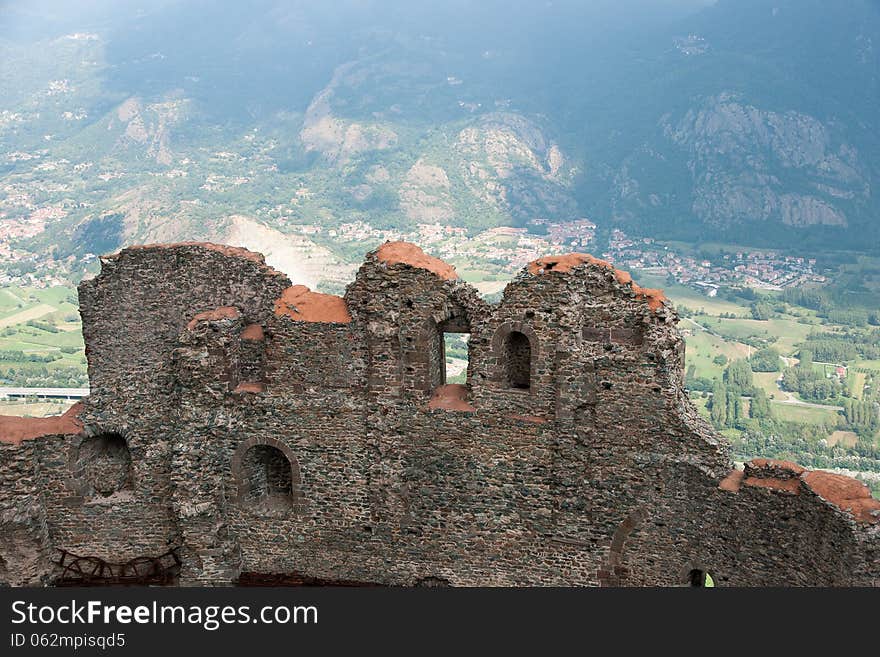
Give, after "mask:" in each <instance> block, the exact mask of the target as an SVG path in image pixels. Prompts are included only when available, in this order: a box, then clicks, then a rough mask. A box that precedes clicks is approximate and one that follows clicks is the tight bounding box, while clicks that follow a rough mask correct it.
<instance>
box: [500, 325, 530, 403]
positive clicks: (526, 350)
mask: <svg viewBox="0 0 880 657" xmlns="http://www.w3.org/2000/svg"><path fill="white" fill-rule="evenodd" d="M503 353H504V356H503V358H504V382H505V384H506V385H507V387H508V388H514V389H519V390H528V389H529V388H531V376H532V374H531V373H532V345H531V342H529V338H528V336H527V335H526V334H525V333H520V332H519V331H511V332H510V334H509V335H508V336H507V337H506V338H505V340H504V352H503Z"/></svg>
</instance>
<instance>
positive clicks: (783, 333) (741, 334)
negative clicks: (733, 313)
mask: <svg viewBox="0 0 880 657" xmlns="http://www.w3.org/2000/svg"><path fill="white" fill-rule="evenodd" d="M695 319H697V321H699V322H700V323H703V322H705V323H706V324H708V325H709V328H711V330H712V331H714V332H715V333H718V334H720V335H723V336H725V337H729V338H732V339H734V340H741V339H749V338H757V339H759V340H768V341H771V342H772V343H773V346H774V347H776V349H777V350H778V351H779V352H780V353H782V354H783V355H790V354H793V353H794V351H795V344H796V343H798V342H802V341H803V340H804V339H806V337H807V335H808V334H809V333H810V331H811V330H812V327H810V326H808V325H806V324H801V323H800V322H797V321H794V320H792V319H783V318H778V319H777V318H774V319H769V320H757V319H744V318H743V319H741V318H737V319H722V318H720V317H698V318H695Z"/></svg>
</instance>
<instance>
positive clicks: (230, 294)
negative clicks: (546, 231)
mask: <svg viewBox="0 0 880 657" xmlns="http://www.w3.org/2000/svg"><path fill="white" fill-rule="evenodd" d="M79 293H80V306H81V313H82V318H83V332H84V336H85V341H86V345H87V346H86V350H87V356H88V361H89V376H90V381H91V386H92V391H91V396H90V397H89V398H88V399H87V400H85V401H84V403H82V404H80V405H77V406H76V407H74V408H73V409H71V411H70V412H68V413H67V414H66V415H65V416H63V417H60V418H49V419H44V420H24V419H18V418H0V582H2V583H5V584H11V585H28V584H30V585H44V584H63V583H71V582H77V581H79V582H83V581H84V582H86V583H102V582H114V581H123V582H125V581H165V582H175V581H176V582H178V583H179V584H183V585H193V584H210V585H229V584H235V583H237V582H239V581H241V582H246V581H253V580H255V579H260V578H261V577H263V578H264V579H265V578H267V577H268V576H290V577H294V576H295V577H298V578H301V579H306V580H309V581H325V582H328V581H329V582H334V581H338V582H361V583H376V584H399V585H419V584H438V583H441V584H450V585H454V586H462V585H687V584H688V583H689V582H692V581H694V582H699V581H703V575H704V574H705V573H708V574H711V576H712V578H713V580H714V581H715V582H716V583H717V584H719V585H878V584H880V523H878V521H880V503H878V502H877V501H875V500H872V499H871V498H870V496H869V494H868V491H867V489H866V487H864V486H863V485H862V484H860V483H859V482H857V481H855V480H852V479H848V478H846V477H841V476H839V475H834V474H830V473H823V472H807V471H805V470H803V469H802V468H799V467H798V466H796V465H794V464H790V463H785V462H775V461H764V460H756V461H753V462H751V463H749V464H747V465H746V468H745V471H737V470H734V469H733V467H732V463H731V461H730V457H729V454H728V448H727V445H726V443H725V442H724V440H723V439H722V438H721V437H719V436H718V435H717V434H716V433H715V432H714V431H713V429H712V428H711V427H710V426H709V425H707V424H706V422H705V421H703V420H702V419H701V418H700V417H699V415H698V414H697V412H696V411H695V409H694V408H693V406H692V405H691V404H690V403H689V401H688V399H687V395H686V392H685V390H684V387H683V363H684V343H683V341H682V339H681V336H680V335H679V333H678V331H677V330H676V328H675V324H676V321H677V316H676V314H675V312H674V310H673V309H672V307H671V306H670V305H669V303H668V302H667V301H666V300H665V299H664V297H663V295H662V293H661V292H659V291H657V290H646V289H643V288H640V287H639V286H637V285H636V284H634V283H633V282H632V280H631V279H630V278H629V276H628V275H627V274H626V273H625V272H620V271H617V270H615V269H613V268H612V267H611V266H610V265H608V264H607V263H604V262H602V261H600V260H596V259H594V258H591V257H590V256H586V255H580V254H569V255H566V256H557V257H547V258H541V259H539V260H537V261H535V262H533V263H531V264H530V265H529V266H528V267H526V268H525V269H524V270H523V271H522V272H521V273H520V274H519V276H517V278H516V279H515V280H514V281H512V282H511V283H510V284H509V285H508V286H507V288H506V290H505V292H504V296H503V298H502V300H501V302H500V303H499V304H497V305H489V304H487V303H486V302H485V301H483V300H482V299H481V298H480V296H479V295H478V294H477V292H476V291H475V290H474V289H473V288H472V287H471V286H469V285H468V284H466V283H464V282H463V281H461V280H460V279H458V277H457V275H456V273H455V271H454V269H453V268H452V267H450V266H449V265H447V264H445V263H443V262H441V261H439V260H437V259H435V258H431V257H430V256H427V255H426V254H424V253H423V252H421V250H419V249H418V248H417V247H415V246H413V245H410V244H405V243H388V244H385V245H384V246H383V247H381V248H380V249H378V250H377V251H375V252H372V253H370V254H368V255H367V258H366V261H365V263H364V265H363V266H362V267H361V269H360V270H359V272H358V274H357V277H356V279H355V280H354V282H353V283H352V284H351V285H349V287H348V289H347V291H346V294H345V297H344V299H343V298H340V297H334V296H330V295H322V294H317V293H314V292H311V291H309V290H308V289H307V288H305V287H303V286H292V285H291V282H290V281H289V280H288V279H287V278H286V277H285V276H284V275H282V274H280V273H278V272H276V271H274V270H272V269H271V268H270V267H268V266H266V265H265V263H264V261H263V258H262V256H260V255H258V254H254V253H250V252H248V251H245V250H243V249H236V248H232V247H225V246H218V245H211V244H178V245H154V246H146V247H139V248H129V249H125V250H123V251H122V252H120V253H118V254H116V255H112V256H107V257H105V258H103V259H102V271H101V273H100V275H99V276H97V277H96V278H94V279H92V280H88V281H85V282H83V283H82V284H81V285H80V290H79ZM444 332H465V333H469V334H470V340H469V351H470V354H469V365H468V372H467V380H468V383H467V385H464V386H456V385H445V360H444V355H443V333H444ZM71 564H74V565H73V566H71ZM93 564H96V565H94V567H93V566H92V565H93ZM90 569H91V570H90ZM159 574H162V576H163V577H164V579H161V578H160V579H155V578H157V577H158V576H159ZM150 577H153V578H154V579H150ZM282 581H283V580H282Z"/></svg>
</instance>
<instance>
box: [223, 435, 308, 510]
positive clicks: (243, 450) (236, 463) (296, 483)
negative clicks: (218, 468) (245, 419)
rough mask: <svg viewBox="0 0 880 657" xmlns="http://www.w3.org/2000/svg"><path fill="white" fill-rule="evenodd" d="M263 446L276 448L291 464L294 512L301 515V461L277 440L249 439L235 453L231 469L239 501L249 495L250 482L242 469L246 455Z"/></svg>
mask: <svg viewBox="0 0 880 657" xmlns="http://www.w3.org/2000/svg"><path fill="white" fill-rule="evenodd" d="M261 445H262V446H266V447H274V448H275V449H277V450H278V451H280V452H281V453H282V454H283V455H284V456H285V458H286V459H287V462H288V463H289V464H290V479H291V493H290V494H291V497H292V499H293V509H294V512H295V513H299V512H300V510H301V507H302V491H301V490H300V486H301V483H302V478H301V476H300V470H299V461H297V460H296V456H295V455H294V453H293V452H292V451H291V449H290V448H289V447H288V446H287V445H285V444H284V443H283V442H281V441H280V440H276V439H275V438H269V437H253V438H247V439H246V440H244V441H242V443H241V444H240V445H239V446H238V447H237V448H236V450H235V453H234V454H233V455H232V463H231V469H232V476H233V477H234V478H235V482H236V485H237V486H238V501H239V502H242V501H244V499H245V497H246V495H247V485H248V482H247V481H246V480H245V477H244V473H243V469H242V464H243V461H244V457H245V454H247V453H248V450H250V449H251V448H252V447H257V446H261Z"/></svg>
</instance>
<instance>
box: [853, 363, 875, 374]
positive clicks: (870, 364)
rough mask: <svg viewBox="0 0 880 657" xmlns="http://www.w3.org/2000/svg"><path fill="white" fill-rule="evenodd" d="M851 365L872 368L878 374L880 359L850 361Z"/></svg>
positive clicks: (857, 367)
mask: <svg viewBox="0 0 880 657" xmlns="http://www.w3.org/2000/svg"><path fill="white" fill-rule="evenodd" d="M851 367H854V368H856V369H859V368H861V369H865V370H872V371H874V372H877V373H878V374H880V360H856V361H853V362H852V363H851Z"/></svg>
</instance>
